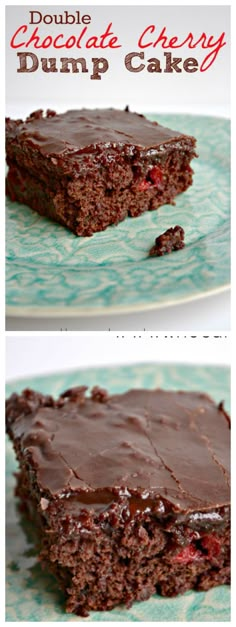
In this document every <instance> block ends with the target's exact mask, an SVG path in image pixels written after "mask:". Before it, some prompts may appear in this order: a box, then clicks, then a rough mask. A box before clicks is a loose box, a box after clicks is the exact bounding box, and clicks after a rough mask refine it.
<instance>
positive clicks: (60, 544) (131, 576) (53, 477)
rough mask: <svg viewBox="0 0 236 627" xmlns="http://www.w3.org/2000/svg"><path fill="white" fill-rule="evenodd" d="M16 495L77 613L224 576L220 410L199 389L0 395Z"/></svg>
mask: <svg viewBox="0 0 236 627" xmlns="http://www.w3.org/2000/svg"><path fill="white" fill-rule="evenodd" d="M6 424H7V433H8V434H9V436H10V438H11V439H12V441H13V445H14V448H15V452H16V456H17V459H18V462H19V473H17V488H16V494H17V496H18V497H19V498H20V502H21V507H22V508H23V510H24V511H25V512H26V514H27V516H28V517H29V519H30V520H31V521H32V523H33V525H34V528H35V530H36V532H37V534H38V542H37V544H38V545H39V558H40V561H41V562H42V565H43V566H44V568H46V569H47V570H48V571H50V572H52V573H53V574H54V575H55V576H56V578H57V580H58V583H59V587H61V588H62V590H63V592H64V594H65V597H66V598H67V601H66V611H67V612H74V613H76V614H78V615H81V616H86V615H88V612H89V611H90V610H109V609H112V608H113V607H115V606H117V605H118V604H120V603H122V604H124V605H125V606H126V607H130V606H131V604H132V603H133V601H135V600H137V601H142V600H147V599H148V598H149V597H150V596H151V595H153V594H154V593H158V594H159V595H163V596H169V597H171V596H175V595H178V594H181V593H184V592H185V591H187V590H191V589H192V590H193V589H194V590H208V589H209V588H212V587H213V586H218V585H221V584H229V582H230V488H229V469H230V420H229V416H228V414H227V413H226V411H225V410H224V406H223V403H220V404H216V403H215V402H214V401H213V400H212V399H211V398H210V397H209V396H207V395H205V394H202V393H198V392H175V391H173V392H172V391H164V390H160V389H156V390H140V389H136V390H130V391H128V392H126V393H123V394H119V395H111V396H109V394H108V393H107V392H106V391H104V390H102V389H99V388H97V387H95V388H94V389H93V390H92V392H91V394H90V396H87V395H86V387H77V388H72V389H70V390H67V391H66V392H64V393H63V394H62V395H61V396H60V397H59V398H58V399H53V398H52V397H51V396H44V395H42V394H40V393H38V392H35V391H33V390H29V389H26V390H24V391H23V392H22V394H12V396H11V397H10V398H9V399H8V400H7V403H6Z"/></svg>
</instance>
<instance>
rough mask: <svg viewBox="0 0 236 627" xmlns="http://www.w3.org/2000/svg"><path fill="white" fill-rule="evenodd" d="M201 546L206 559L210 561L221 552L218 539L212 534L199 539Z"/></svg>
mask: <svg viewBox="0 0 236 627" xmlns="http://www.w3.org/2000/svg"><path fill="white" fill-rule="evenodd" d="M201 546H202V548H203V549H204V550H205V551H206V554H207V557H209V558H210V559H212V558H213V557H217V556H218V555H219V554H220V551H221V542H220V539H219V538H217V537H216V536H214V535H213V534H212V533H209V534H206V535H205V536H203V538H201Z"/></svg>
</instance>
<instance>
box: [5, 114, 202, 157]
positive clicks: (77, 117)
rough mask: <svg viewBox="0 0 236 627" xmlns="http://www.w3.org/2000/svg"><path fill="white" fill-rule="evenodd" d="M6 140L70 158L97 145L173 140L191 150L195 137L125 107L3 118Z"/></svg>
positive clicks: (154, 145) (153, 144)
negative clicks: (24, 119)
mask: <svg viewBox="0 0 236 627" xmlns="http://www.w3.org/2000/svg"><path fill="white" fill-rule="evenodd" d="M7 137H8V139H10V140H11V139H17V141H20V142H21V143H22V142H23V143H24V142H26V143H30V144H31V145H33V146H35V147H36V148H37V149H38V150H40V152H41V153H42V154H43V155H45V156H48V157H49V156H59V155H61V156H62V155H63V157H65V156H66V157H70V156H71V157H74V156H75V155H76V154H78V155H79V154H81V153H84V152H86V153H89V152H94V151H95V150H99V147H100V148H114V149H116V148H120V149H121V147H126V148H129V151H130V149H131V148H132V147H134V148H135V147H137V146H138V147H139V148H141V149H145V151H148V150H152V149H154V150H158V151H160V152H161V151H162V150H164V148H165V146H166V145H168V144H170V143H171V142H176V140H181V141H184V142H186V143H187V145H188V147H189V148H190V149H193V146H194V144H195V140H194V138H192V137H188V136H187V135H183V134H181V133H179V132H177V131H172V130H170V129H168V128H165V127H163V126H160V125H159V124H157V122H150V121H149V120H147V119H146V118H145V117H144V116H143V115H140V114H137V113H131V112H130V111H128V110H125V111H119V110H116V109H91V110H90V109H81V110H78V111H77V110H72V111H67V112H66V113H62V114H56V113H55V112H54V111H47V112H46V115H43V111H42V110H39V111H35V112H34V113H32V114H31V115H30V116H29V117H28V118H27V119H26V121H25V122H24V121H22V120H16V121H14V120H10V119H9V118H8V119H7Z"/></svg>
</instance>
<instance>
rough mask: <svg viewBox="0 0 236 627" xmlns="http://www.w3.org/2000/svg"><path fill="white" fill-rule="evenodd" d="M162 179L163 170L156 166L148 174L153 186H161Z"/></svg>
mask: <svg viewBox="0 0 236 627" xmlns="http://www.w3.org/2000/svg"><path fill="white" fill-rule="evenodd" d="M162 177H163V175H162V171H161V168H159V167H158V165H154V166H153V168H152V169H151V170H150V172H148V178H149V179H151V181H152V183H153V185H157V186H158V185H160V183H161V182H162Z"/></svg>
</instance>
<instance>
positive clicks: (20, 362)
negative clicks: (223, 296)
mask: <svg viewBox="0 0 236 627" xmlns="http://www.w3.org/2000/svg"><path fill="white" fill-rule="evenodd" d="M230 350H231V348H230V339H229V338H225V337H224V336H222V337H219V338H214V337H213V336H212V337H209V338H204V337H195V338H194V337H186V338H185V337H184V336H182V335H181V336H179V337H178V336H177V335H174V336H173V337H170V336H168V337H167V338H165V337H160V336H159V337H156V334H153V335H151V334H141V337H139V335H136V336H135V337H134V334H124V335H122V334H119V335H118V336H117V334H112V333H105V334H103V333H101V334H99V335H97V334H89V333H83V335H80V336H79V335H76V336H73V337H72V336H66V335H65V334H64V335H62V334H60V335H59V336H58V335H57V334H54V335H48V336H34V337H32V336H30V335H28V336H25V337H20V336H14V337H10V336H8V337H7V338H6V380H7V381H9V380H11V379H16V378H18V377H19V378H20V377H24V376H26V377H27V376H33V375H37V374H45V373H53V372H59V371H65V370H71V369H77V368H84V367H89V366H91V367H92V366H100V367H101V366H102V365H119V364H130V363H140V362H141V363H144V362H155V363H162V362H167V363H172V362H173V363H190V364H202V365H203V364H213V365H218V364H219V365H229V364H230Z"/></svg>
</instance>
